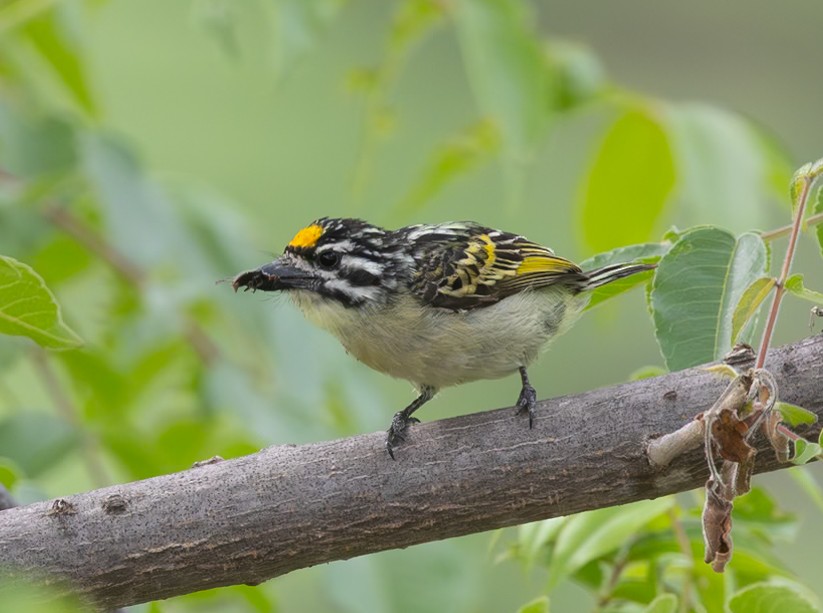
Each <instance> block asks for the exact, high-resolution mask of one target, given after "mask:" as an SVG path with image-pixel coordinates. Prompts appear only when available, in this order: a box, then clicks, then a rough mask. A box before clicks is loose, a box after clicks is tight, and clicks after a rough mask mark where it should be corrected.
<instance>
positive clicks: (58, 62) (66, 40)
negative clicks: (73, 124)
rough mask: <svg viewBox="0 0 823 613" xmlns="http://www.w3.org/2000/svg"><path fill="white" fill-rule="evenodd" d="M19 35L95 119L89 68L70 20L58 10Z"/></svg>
mask: <svg viewBox="0 0 823 613" xmlns="http://www.w3.org/2000/svg"><path fill="white" fill-rule="evenodd" d="M20 32H21V34H22V35H24V36H26V37H27V38H28V39H29V40H30V41H31V43H32V45H33V47H34V48H35V49H37V51H38V52H39V53H40V55H41V56H42V57H43V59H44V60H45V61H46V62H47V63H48V65H49V66H51V68H52V69H53V70H54V74H55V75H56V76H57V78H58V79H59V81H60V82H61V83H62V84H63V86H64V87H65V88H66V90H67V91H68V92H69V93H70V94H71V96H72V98H73V99H74V101H75V102H76V103H77V104H78V105H79V106H80V107H81V108H82V109H83V110H84V111H86V112H87V113H88V114H89V115H91V116H95V115H96V114H97V109H96V107H95V103H94V98H93V97H92V94H91V88H90V87H89V82H88V78H87V76H86V74H85V70H86V66H85V63H84V61H83V59H82V58H81V57H80V51H81V50H80V45H79V44H78V43H79V37H77V36H74V35H73V33H72V32H71V30H70V28H69V27H68V23H67V20H64V19H61V12H60V10H59V8H56V9H54V10H50V11H46V12H44V13H41V14H40V15H38V16H37V18H35V19H31V20H29V21H28V22H27V23H26V25H25V27H24V28H22V29H21V31H20Z"/></svg>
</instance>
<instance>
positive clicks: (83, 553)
mask: <svg viewBox="0 0 823 613" xmlns="http://www.w3.org/2000/svg"><path fill="white" fill-rule="evenodd" d="M766 366H767V368H769V369H770V370H771V372H772V373H773V374H774V375H775V377H776V379H777V382H778V385H779V388H780V390H781V394H782V397H781V400H785V401H787V402H791V403H794V404H798V405H800V406H804V407H806V408H807V409H810V410H812V411H814V412H816V413H817V414H818V415H823V386H822V385H821V381H820V375H821V373H822V372H823V335H819V336H816V337H814V338H810V339H806V340H804V341H801V342H799V343H796V344H794V345H789V346H786V347H782V348H780V349H777V350H774V351H772V352H770V353H769V357H768V360H767V363H766ZM727 383H728V381H727V380H724V379H722V378H720V377H718V376H716V375H713V374H711V373H708V372H705V371H702V370H700V369H690V370H686V371H682V372H676V373H672V374H669V375H666V376H663V377H657V378H654V379H646V380H642V381H637V382H633V383H627V384H622V385H616V386H613V387H608V388H603V389H599V390H594V391H590V392H586V393H584V394H580V395H576V396H566V397H560V398H554V399H550V400H545V401H542V402H540V403H539V405H538V412H537V420H536V423H535V427H534V429H533V430H529V429H528V428H527V427H526V424H525V421H524V420H523V419H521V418H519V417H516V416H515V415H514V411H513V410H512V409H501V410H495V411H486V412H481V413H474V414H470V415H465V416H462V417H457V418H453V419H446V420H442V421H435V422H430V423H424V424H416V425H414V426H413V427H411V428H410V429H409V435H408V440H407V442H406V443H405V444H403V445H402V446H401V447H399V448H398V449H397V454H396V455H397V461H396V462H393V461H391V460H390V459H389V458H388V457H387V455H386V449H385V444H384V441H385V434H384V433H382V432H379V433H374V434H366V435H361V436H355V437H352V438H347V439H341V440H336V441H330V442H324V443H317V444H311V445H301V446H294V445H285V446H278V447H271V448H268V449H264V450H263V451H260V452H259V453H256V454H253V455H250V456H245V457H241V458H237V459H235V460H228V461H218V462H214V463H206V464H204V465H201V466H198V467H196V468H192V469H189V470H185V471H183V472H179V473H175V474H171V475H165V476H162V477H156V478H153V479H147V480H145V481H138V482H134V483H128V484H124V485H118V486H113V487H108V488H105V489H101V490H96V491H93V492H88V493H84V494H77V495H73V496H68V497H65V498H61V499H57V500H53V501H48V502H42V503H36V504H31V505H28V506H24V507H18V508H14V509H9V510H6V511H3V512H2V513H0V562H1V563H2V564H3V565H4V570H3V571H2V573H0V576H2V575H3V574H5V575H8V576H12V577H18V576H22V575H25V574H28V573H31V574H34V575H35V576H37V577H40V578H41V580H42V577H48V578H47V579H45V581H46V582H49V583H54V584H57V583H58V582H62V581H65V582H68V584H69V585H71V586H72V587H73V589H74V590H76V591H77V592H78V593H80V594H83V595H85V596H87V597H89V598H90V599H91V600H92V601H94V602H95V603H96V604H97V605H98V606H100V607H107V608H112V607H120V606H125V605H131V604H136V603H140V602H145V601H149V600H156V599H160V598H168V597H170V596H176V595H179V594H184V593H188V592H193V591H197V590H202V589H206V588H213V587H219V586H225V585H231V584H238V583H251V584H254V583H259V582H262V581H265V580H267V579H270V578H272V577H276V576H278V575H282V574H285V573H288V572H290V571H293V570H296V569H299V568H305V567H308V566H313V565H316V564H321V563H323V562H329V561H332V560H340V559H345V558H351V557H354V556H359V555H363V554H367V553H371V552H376V551H381V550H384V549H392V548H398V547H407V546H409V545H414V544H417V543H423V542H427V541H434V540H438V539H443V538H449V537H453V536H459V535H463V534H469V533H472V532H479V531H482V530H490V529H493V528H499V527H502V526H511V525H515V524H521V523H524V522H529V521H534V520H538V519H544V518H547V517H553V516H557V515H568V514H571V513H577V512H579V511H585V510H588V509H594V508H599V507H605V506H611V505H617V504H624V503H628V502H632V501H635V500H641V499H645V498H656V497H659V496H664V495H666V494H671V493H673V492H678V491H682V490H687V489H692V488H695V487H699V486H701V485H702V484H703V483H704V482H705V481H706V478H707V475H708V473H707V468H706V462H705V458H704V455H703V451H702V449H695V450H693V451H690V452H688V453H686V454H684V455H681V456H679V457H677V458H675V459H674V461H673V462H672V463H671V464H670V465H669V466H667V467H666V468H665V469H658V470H655V469H654V468H652V467H651V466H650V464H649V462H648V461H647V459H646V456H645V452H644V450H645V446H646V443H647V442H648V441H649V440H650V439H651V438H653V437H657V436H659V435H661V434H664V433H667V432H671V431H674V430H676V429H678V428H680V427H681V426H683V425H684V424H685V423H687V422H688V421H689V420H691V419H692V418H693V417H694V416H695V415H696V414H697V413H699V412H701V411H702V410H704V409H706V408H707V407H709V406H711V405H712V404H713V403H714V402H715V400H716V399H717V397H718V396H719V395H720V394H721V393H722V391H723V389H724V388H725V387H726V385H727ZM817 429H818V427H817V426H816V427H815V428H813V429H812V430H809V431H806V432H803V431H801V434H805V435H806V436H811V435H814V434H815V433H816V431H817ZM758 448H759V449H760V453H759V454H758V457H757V468H756V471H757V472H763V471H767V470H774V469H776V468H781V467H787V466H788V465H786V464H783V465H780V464H778V462H777V461H776V459H775V455H774V452H773V451H772V450H771V449H770V448H768V444H767V443H766V442H765V441H762V440H761V441H759V445H758Z"/></svg>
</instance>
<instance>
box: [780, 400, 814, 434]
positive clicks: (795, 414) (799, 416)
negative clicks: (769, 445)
mask: <svg viewBox="0 0 823 613" xmlns="http://www.w3.org/2000/svg"><path fill="white" fill-rule="evenodd" d="M775 408H776V409H777V410H778V411H780V416H781V417H782V419H783V421H784V422H786V423H787V424H788V425H789V426H791V427H792V428H796V427H797V426H800V425H803V424H814V423H817V414H816V413H813V412H812V411H809V410H808V409H804V408H803V407H799V406H797V405H796V404H789V403H788V402H778V403H777V404H776V405H775Z"/></svg>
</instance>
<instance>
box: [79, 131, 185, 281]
mask: <svg viewBox="0 0 823 613" xmlns="http://www.w3.org/2000/svg"><path fill="white" fill-rule="evenodd" d="M82 151H83V156H84V164H85V169H86V172H87V174H88V177H89V179H90V181H91V183H92V184H93V185H94V187H95V188H96V191H97V193H98V196H99V200H100V204H101V210H102V214H103V220H104V223H105V231H106V235H107V237H108V240H109V241H110V242H111V243H113V244H114V245H117V248H118V250H119V251H121V252H122V253H123V254H125V255H126V257H128V258H129V259H131V260H132V261H134V262H136V263H137V264H139V265H141V266H144V267H146V268H148V267H151V266H153V265H158V264H160V263H168V262H174V263H175V264H176V265H177V266H179V267H180V268H181V269H182V268H186V267H187V265H190V264H191V260H192V254H193V253H194V252H195V248H194V246H193V245H192V241H191V240H190V235H189V232H188V228H187V227H186V226H185V225H184V224H183V223H181V220H180V218H179V215H178V210H177V207H176V206H175V202H174V201H173V200H172V199H171V198H170V197H169V194H168V193H167V191H166V190H165V189H164V188H163V187H162V186H161V185H159V184H158V183H156V182H155V181H153V180H152V179H150V178H149V177H147V176H146V174H145V172H144V170H143V168H142V166H141V164H140V163H139V161H138V160H137V158H135V156H134V154H133V153H132V151H131V150H130V149H129V148H128V147H126V146H124V145H123V144H122V143H120V142H119V141H117V140H116V139H114V138H112V137H109V136H106V135H100V134H95V133H93V132H92V133H87V134H85V135H84V139H83V141H82Z"/></svg>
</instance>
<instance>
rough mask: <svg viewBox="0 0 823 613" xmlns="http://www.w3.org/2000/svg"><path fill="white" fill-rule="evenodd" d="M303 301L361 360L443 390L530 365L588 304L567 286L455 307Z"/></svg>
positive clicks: (297, 295) (406, 299)
mask: <svg viewBox="0 0 823 613" xmlns="http://www.w3.org/2000/svg"><path fill="white" fill-rule="evenodd" d="M292 294H293V297H294V299H295V302H296V304H297V306H298V307H299V308H300V309H301V310H302V311H303V313H304V314H305V315H306V317H307V318H308V319H309V320H310V321H312V322H313V323H315V324H316V325H318V326H320V327H322V328H324V329H326V330H328V331H329V332H331V333H332V334H334V335H335V336H336V337H337V338H338V339H339V340H340V342H341V343H342V344H343V346H344V347H345V348H346V350H347V351H348V352H349V353H351V354H352V355H353V356H354V357H355V358H357V359H358V360H360V361H361V362H363V363H364V364H366V365H368V366H370V367H371V368H373V369H375V370H378V371H380V372H383V373H386V374H389V375H391V376H393V377H398V378H401V379H406V380H409V381H411V382H412V383H414V384H416V385H418V386H421V385H428V386H432V387H435V388H441V387H446V386H450V385H457V384H460V383H466V382H469V381H475V380H478V379H494V378H498V377H503V376H505V375H508V374H510V373H512V372H514V371H516V370H517V369H518V368H519V367H520V366H528V365H529V364H530V363H531V362H532V361H534V359H535V358H536V357H537V355H538V354H539V352H540V350H541V348H543V347H544V346H545V345H546V344H547V343H548V341H550V340H551V339H552V338H553V337H554V336H556V335H558V334H560V333H562V332H563V331H565V329H566V328H568V326H569V325H570V324H571V323H572V322H573V320H574V319H575V318H576V317H577V315H578V314H579V312H580V310H582V307H583V306H584V305H585V301H584V299H582V298H581V297H580V296H579V295H573V294H571V293H570V292H567V291H563V290H562V289H560V288H545V289H541V290H535V291H524V292H521V293H519V294H515V295H513V296H509V297H507V298H505V299H503V300H501V301H500V302H498V303H496V304H493V305H490V306H485V307H481V308H475V309H472V310H470V311H464V312H455V311H451V310H448V309H442V308H436V307H429V306H422V305H421V304H420V303H419V302H418V301H417V299H416V298H414V297H413V296H401V297H399V298H398V299H397V300H395V301H394V302H393V303H391V304H389V305H376V306H367V307H360V308H347V307H345V306H343V305H340V304H339V303H336V302H334V301H330V300H325V299H322V298H319V297H317V296H315V295H307V294H306V293H305V292H293V293H292Z"/></svg>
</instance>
